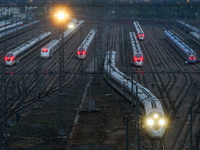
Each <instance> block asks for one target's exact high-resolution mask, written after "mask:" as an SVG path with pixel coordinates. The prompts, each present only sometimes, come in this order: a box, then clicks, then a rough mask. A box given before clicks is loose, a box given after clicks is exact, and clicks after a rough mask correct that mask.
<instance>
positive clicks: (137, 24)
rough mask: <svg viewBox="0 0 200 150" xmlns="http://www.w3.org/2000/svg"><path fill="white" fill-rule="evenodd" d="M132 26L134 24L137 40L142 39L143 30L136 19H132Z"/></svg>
mask: <svg viewBox="0 0 200 150" xmlns="http://www.w3.org/2000/svg"><path fill="white" fill-rule="evenodd" d="M133 24H134V26H135V30H136V32H137V37H138V39H139V40H144V36H145V35H144V31H143V30H142V28H141V26H140V24H139V22H138V21H134V22H133Z"/></svg>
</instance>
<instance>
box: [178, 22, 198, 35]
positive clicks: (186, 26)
mask: <svg viewBox="0 0 200 150" xmlns="http://www.w3.org/2000/svg"><path fill="white" fill-rule="evenodd" d="M178 23H179V24H178V26H179V27H180V28H182V29H183V30H185V31H186V32H188V33H190V32H191V31H193V32H197V33H200V29H198V28H197V27H194V26H192V25H190V24H187V23H185V22H184V21H178Z"/></svg>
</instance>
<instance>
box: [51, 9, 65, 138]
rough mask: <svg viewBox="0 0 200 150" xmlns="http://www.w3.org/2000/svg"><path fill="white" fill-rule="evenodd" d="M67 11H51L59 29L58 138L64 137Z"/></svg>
mask: <svg viewBox="0 0 200 150" xmlns="http://www.w3.org/2000/svg"><path fill="white" fill-rule="evenodd" d="M68 20H69V19H68V13H67V11H66V8H60V7H58V8H56V9H55V10H54V11H53V22H54V25H55V26H57V27H58V28H59V29H60V45H61V47H60V50H59V55H60V67H59V94H58V99H59V131H58V133H59V136H58V137H59V138H66V132H65V128H66V125H65V114H66V112H65V98H66V88H65V72H64V71H65V70H64V45H63V43H64V27H65V26H66V25H67V23H68Z"/></svg>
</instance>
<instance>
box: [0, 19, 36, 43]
mask: <svg viewBox="0 0 200 150" xmlns="http://www.w3.org/2000/svg"><path fill="white" fill-rule="evenodd" d="M39 22H40V21H39V20H36V21H33V22H31V23H28V24H25V25H23V26H18V27H16V28H13V29H10V30H8V31H4V32H1V33H0V42H4V41H6V40H8V39H11V38H13V37H15V36H17V35H20V34H22V33H24V32H27V31H29V30H31V29H34V28H35V27H36V26H37V25H38V23H39ZM16 32H17V35H16Z"/></svg>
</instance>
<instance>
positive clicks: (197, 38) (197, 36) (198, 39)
mask: <svg viewBox="0 0 200 150" xmlns="http://www.w3.org/2000/svg"><path fill="white" fill-rule="evenodd" d="M190 36H191V39H192V40H193V41H195V42H196V43H198V44H199V45H200V33H198V32H190Z"/></svg>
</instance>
